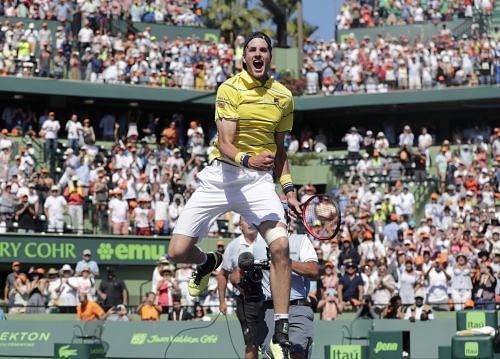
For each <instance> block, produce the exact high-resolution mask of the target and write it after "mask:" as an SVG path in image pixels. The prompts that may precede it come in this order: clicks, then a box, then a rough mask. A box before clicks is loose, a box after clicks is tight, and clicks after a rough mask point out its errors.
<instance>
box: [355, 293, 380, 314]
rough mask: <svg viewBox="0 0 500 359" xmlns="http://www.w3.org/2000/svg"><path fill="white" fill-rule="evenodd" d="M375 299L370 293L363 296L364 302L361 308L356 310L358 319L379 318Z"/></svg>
mask: <svg viewBox="0 0 500 359" xmlns="http://www.w3.org/2000/svg"><path fill="white" fill-rule="evenodd" d="M373 304H374V303H373V300H372V297H371V296H370V295H365V297H364V298H363V302H362V303H361V305H360V308H359V309H358V311H357V312H356V319H358V318H361V319H378V317H379V316H378V314H377V313H376V312H375V309H374V306H373Z"/></svg>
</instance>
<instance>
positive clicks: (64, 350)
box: [59, 345, 78, 359]
mask: <svg viewBox="0 0 500 359" xmlns="http://www.w3.org/2000/svg"><path fill="white" fill-rule="evenodd" d="M77 356H78V350H77V349H71V346H70V345H65V346H62V347H60V348H59V358H64V359H66V358H72V357H77Z"/></svg>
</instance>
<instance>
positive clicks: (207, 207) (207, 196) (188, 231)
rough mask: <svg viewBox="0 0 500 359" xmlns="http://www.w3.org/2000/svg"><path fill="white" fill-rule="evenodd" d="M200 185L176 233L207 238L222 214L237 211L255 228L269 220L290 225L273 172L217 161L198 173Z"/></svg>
mask: <svg viewBox="0 0 500 359" xmlns="http://www.w3.org/2000/svg"><path fill="white" fill-rule="evenodd" d="M198 179H199V180H200V186H199V187H198V189H197V190H196V192H194V193H193V195H192V196H191V198H190V199H189V201H188V202H187V204H186V206H185V207H184V210H183V211H182V213H181V215H180V216H179V218H178V220H177V223H176V225H175V228H174V231H173V233H174V234H183V235H186V236H190V237H198V238H202V237H206V236H207V234H208V231H209V229H210V227H211V225H212V224H213V222H214V221H215V220H216V219H217V217H219V216H220V215H222V214H224V213H226V212H229V211H233V212H236V213H239V214H240V215H242V216H243V217H244V218H245V220H246V221H247V223H249V224H253V225H255V226H258V225H260V224H261V223H262V222H265V221H275V222H282V223H284V224H286V220H285V212H284V209H283V205H282V204H281V201H280V199H279V197H278V195H277V193H276V187H275V184H274V182H273V176H272V172H263V171H256V170H252V169H248V168H243V167H237V166H232V165H229V164H227V163H224V162H220V161H217V160H216V161H213V162H212V164H211V165H210V166H207V167H205V168H204V169H203V171H201V172H200V173H199V174H198Z"/></svg>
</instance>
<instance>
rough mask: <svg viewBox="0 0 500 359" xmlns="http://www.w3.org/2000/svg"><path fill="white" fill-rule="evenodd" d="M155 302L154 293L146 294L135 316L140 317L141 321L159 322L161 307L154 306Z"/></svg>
mask: <svg viewBox="0 0 500 359" xmlns="http://www.w3.org/2000/svg"><path fill="white" fill-rule="evenodd" d="M155 300H156V294H155V293H154V292H149V293H147V294H146V296H145V297H144V301H143V302H142V303H141V304H140V305H139V306H138V307H137V314H139V315H140V316H141V320H160V314H161V312H162V307H161V306H160V305H156V304H155ZM113 308H115V307H113Z"/></svg>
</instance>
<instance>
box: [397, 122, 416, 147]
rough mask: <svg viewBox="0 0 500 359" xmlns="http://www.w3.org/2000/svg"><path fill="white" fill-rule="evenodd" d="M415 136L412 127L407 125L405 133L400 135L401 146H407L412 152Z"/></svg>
mask: <svg viewBox="0 0 500 359" xmlns="http://www.w3.org/2000/svg"><path fill="white" fill-rule="evenodd" d="M413 141H414V136H413V133H412V132H411V128H410V126H408V125H406V126H405V127H404V129H403V133H402V134H400V135H399V146H401V147H403V146H406V147H407V148H409V149H410V150H411V147H412V146H413Z"/></svg>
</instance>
